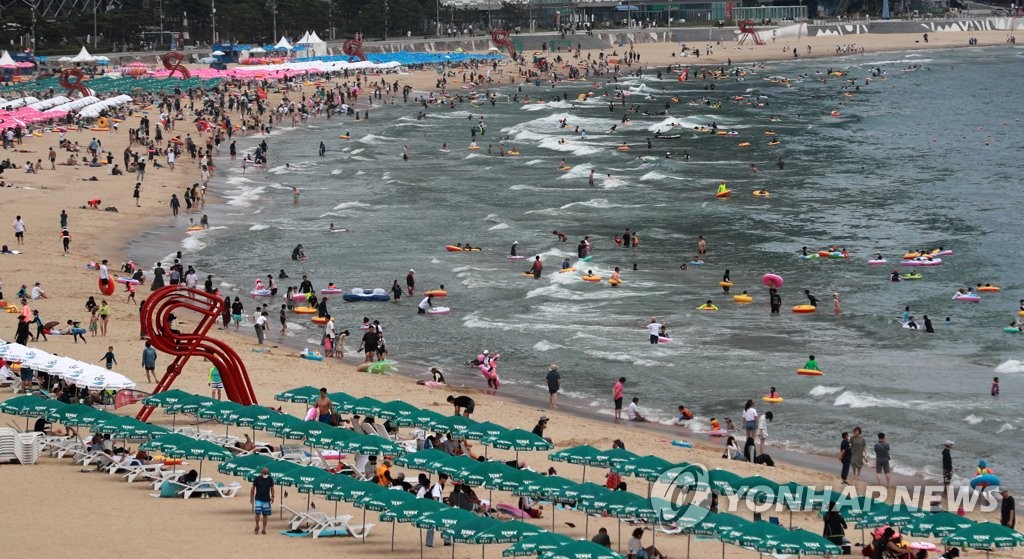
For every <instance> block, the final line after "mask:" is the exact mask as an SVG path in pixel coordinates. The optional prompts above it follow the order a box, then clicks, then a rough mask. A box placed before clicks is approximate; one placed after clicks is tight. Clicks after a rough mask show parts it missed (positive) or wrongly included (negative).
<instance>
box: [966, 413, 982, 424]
mask: <svg viewBox="0 0 1024 559" xmlns="http://www.w3.org/2000/svg"><path fill="white" fill-rule="evenodd" d="M964 421H966V422H967V423H969V424H971V425H977V424H979V423H981V422H982V421H985V419H984V418H982V417H978V416H977V415H974V414H973V413H972V414H971V415H968V416H967V417H965V418H964Z"/></svg>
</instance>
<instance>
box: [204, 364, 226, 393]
mask: <svg viewBox="0 0 1024 559" xmlns="http://www.w3.org/2000/svg"><path fill="white" fill-rule="evenodd" d="M207 384H209V385H210V397H211V398H216V399H217V400H220V399H221V396H222V395H223V390H224V380H223V379H222V378H221V377H220V371H218V370H217V367H210V373H209V375H208V376H207Z"/></svg>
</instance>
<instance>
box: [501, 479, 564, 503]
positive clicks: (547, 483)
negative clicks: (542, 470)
mask: <svg viewBox="0 0 1024 559" xmlns="http://www.w3.org/2000/svg"><path fill="white" fill-rule="evenodd" d="M577 485H579V484H578V483H576V482H575V481H572V480H570V479H566V478H564V477H562V476H541V477H538V478H536V479H534V480H531V481H527V482H526V483H524V484H523V485H521V486H520V487H519V488H518V489H514V490H513V491H512V493H513V494H514V495H526V496H529V497H536V498H540V499H551V500H558V499H560V498H564V494H565V492H566V491H567V490H568V489H570V488H573V487H576V486H577Z"/></svg>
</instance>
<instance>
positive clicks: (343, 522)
mask: <svg viewBox="0 0 1024 559" xmlns="http://www.w3.org/2000/svg"><path fill="white" fill-rule="evenodd" d="M350 520H352V517H351V515H347V514H345V515H341V516H331V517H327V518H326V519H325V520H324V521H323V522H322V523H320V524H317V525H316V526H314V527H313V529H312V530H310V531H311V532H312V533H313V539H317V538H319V537H320V535H321V534H324V533H325V532H327V533H330V534H336V535H346V536H351V537H353V538H360V539H363V538H366V537H367V536H369V535H370V532H371V531H372V530H373V526H374V525H373V524H349V521H350Z"/></svg>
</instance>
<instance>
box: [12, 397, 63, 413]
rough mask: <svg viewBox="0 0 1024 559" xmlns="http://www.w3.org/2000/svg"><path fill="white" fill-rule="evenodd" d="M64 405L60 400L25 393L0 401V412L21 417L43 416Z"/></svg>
mask: <svg viewBox="0 0 1024 559" xmlns="http://www.w3.org/2000/svg"><path fill="white" fill-rule="evenodd" d="M66 405H67V404H65V403H64V402H61V401H60V400H44V399H42V398H40V397H39V396H33V395H31V394H25V395H23V396H15V397H14V398H11V399H9V400H5V401H4V402H0V412H3V413H6V414H8V415H17V416H21V417H43V416H46V415H48V414H49V413H50V412H52V411H55V410H57V409H60V408H63V407H64V406H66Z"/></svg>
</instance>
